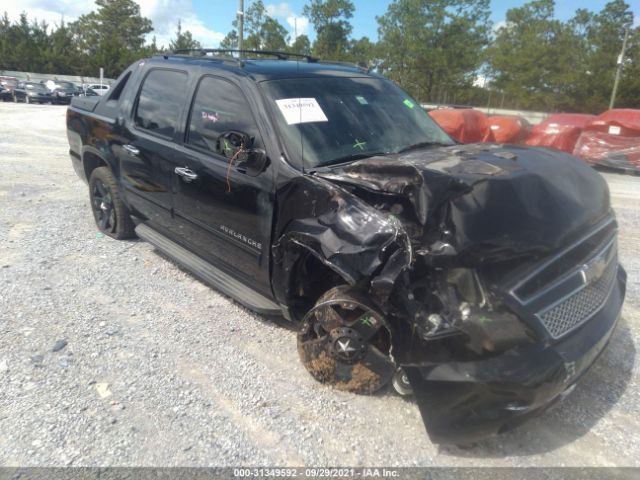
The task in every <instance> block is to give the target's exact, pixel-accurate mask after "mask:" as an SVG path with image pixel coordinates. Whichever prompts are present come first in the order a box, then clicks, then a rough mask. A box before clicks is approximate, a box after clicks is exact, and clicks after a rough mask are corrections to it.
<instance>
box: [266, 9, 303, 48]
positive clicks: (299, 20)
mask: <svg viewBox="0 0 640 480" xmlns="http://www.w3.org/2000/svg"><path fill="white" fill-rule="evenodd" d="M265 8H266V9H267V13H268V14H269V16H270V17H273V18H275V19H277V20H284V21H285V22H286V24H287V25H289V27H290V28H289V33H290V34H291V39H292V40H295V37H296V34H297V36H300V35H307V33H308V31H309V19H308V18H306V17H302V16H300V15H297V14H296V13H295V12H294V11H293V9H292V8H291V6H290V5H289V4H288V3H286V2H281V3H270V4H268V5H265Z"/></svg>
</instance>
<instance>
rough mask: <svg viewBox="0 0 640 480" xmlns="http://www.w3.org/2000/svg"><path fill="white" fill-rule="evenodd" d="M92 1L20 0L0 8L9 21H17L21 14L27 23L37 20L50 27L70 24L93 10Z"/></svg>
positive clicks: (7, 3)
mask: <svg viewBox="0 0 640 480" xmlns="http://www.w3.org/2000/svg"><path fill="white" fill-rule="evenodd" d="M94 6H95V4H94V0H22V1H20V2H6V3H5V4H4V5H3V6H2V7H0V12H1V13H4V12H5V11H6V12H7V14H8V15H9V19H10V20H17V19H18V18H19V16H20V14H21V13H22V12H25V13H26V14H27V18H28V19H29V21H31V20H34V19H37V20H38V22H41V21H43V20H44V21H45V22H46V23H47V24H48V25H49V26H50V27H52V28H55V27H57V26H58V25H60V20H61V19H62V18H64V21H65V22H72V21H74V20H76V19H77V18H78V17H79V16H80V15H82V14H84V13H89V12H90V11H91V10H93V8H94Z"/></svg>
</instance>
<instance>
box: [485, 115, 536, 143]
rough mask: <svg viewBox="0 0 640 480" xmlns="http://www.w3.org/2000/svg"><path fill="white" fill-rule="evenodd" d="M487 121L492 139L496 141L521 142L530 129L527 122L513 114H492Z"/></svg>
mask: <svg viewBox="0 0 640 480" xmlns="http://www.w3.org/2000/svg"><path fill="white" fill-rule="evenodd" d="M487 122H488V124H489V129H490V130H491V134H492V135H493V139H494V141H496V142H498V143H521V142H523V141H524V140H525V139H526V138H527V136H528V134H529V130H530V129H531V125H529V122H527V121H526V120H525V119H524V118H522V117H518V116H515V115H493V116H491V117H489V118H488V119H487Z"/></svg>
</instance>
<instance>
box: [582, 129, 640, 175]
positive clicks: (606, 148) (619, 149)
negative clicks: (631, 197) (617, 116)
mask: <svg viewBox="0 0 640 480" xmlns="http://www.w3.org/2000/svg"><path fill="white" fill-rule="evenodd" d="M573 154H574V155H575V156H577V157H580V158H582V159H583V160H586V161H587V162H589V163H591V164H594V165H602V166H606V167H612V168H617V169H622V170H635V171H640V135H638V136H635V137H626V136H622V135H612V134H610V133H605V132H599V131H595V130H585V131H584V132H582V134H581V135H580V138H579V139H578V142H577V143H576V147H575V150H574V151H573Z"/></svg>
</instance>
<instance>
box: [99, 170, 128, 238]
mask: <svg viewBox="0 0 640 480" xmlns="http://www.w3.org/2000/svg"><path fill="white" fill-rule="evenodd" d="M89 199H90V201H91V210H92V211H93V218H94V219H95V221H96V225H97V226H98V229H99V230H100V231H101V232H102V233H104V234H105V235H108V236H110V237H112V238H115V239H117V240H122V239H125V238H131V237H133V236H135V234H134V225H133V221H132V220H131V215H130V213H129V210H128V209H127V207H126V205H125V204H124V203H123V201H122V199H121V198H120V193H119V191H118V185H117V183H116V179H115V178H114V176H113V174H112V173H111V170H109V168H108V167H98V168H96V169H95V170H94V171H93V172H92V173H91V176H90V178H89Z"/></svg>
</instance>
